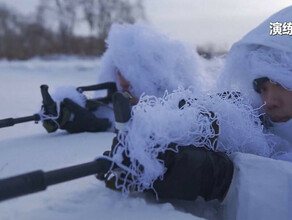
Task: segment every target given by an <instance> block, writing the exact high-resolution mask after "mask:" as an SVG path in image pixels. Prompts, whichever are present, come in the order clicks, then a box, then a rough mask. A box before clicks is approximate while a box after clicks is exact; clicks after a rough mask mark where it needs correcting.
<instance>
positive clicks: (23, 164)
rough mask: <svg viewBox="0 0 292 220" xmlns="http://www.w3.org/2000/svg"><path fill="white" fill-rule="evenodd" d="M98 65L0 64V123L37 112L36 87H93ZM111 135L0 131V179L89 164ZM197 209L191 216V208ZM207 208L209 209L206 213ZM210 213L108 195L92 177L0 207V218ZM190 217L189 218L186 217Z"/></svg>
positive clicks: (19, 128)
mask: <svg viewBox="0 0 292 220" xmlns="http://www.w3.org/2000/svg"><path fill="white" fill-rule="evenodd" d="M98 68H99V60H97V59H86V60H82V59H77V58H66V57H60V58H58V59H55V60H46V61H44V60H40V59H33V60H30V61H13V62H9V61H5V60H4V61H3V60H2V61H0V100H1V107H0V119H3V118H8V117H22V116H29V115H32V114H34V113H36V112H38V111H39V109H40V105H41V94H40V89H39V86H40V85H41V84H47V85H49V91H50V92H53V91H54V89H55V88H56V87H58V86H64V85H68V86H69V85H73V86H81V85H91V84H95V82H96V79H97V74H98ZM113 136H114V134H113V133H109V132H105V133H82V134H71V135H70V134H67V133H66V132H62V131H58V132H55V133H53V134H47V133H46V131H45V130H44V128H43V127H42V126H41V125H40V124H37V125H36V124H34V123H33V122H28V123H24V124H19V125H15V126H13V127H9V128H2V129H0V178H5V177H8V176H12V175H17V174H21V173H25V172H29V171H33V170H39V169H41V170H44V171H49V170H53V169H58V168H62V167H66V166H71V165H76V164H80V163H85V162H90V161H92V160H93V159H94V158H95V157H97V156H99V155H101V154H102V153H103V151H105V150H107V149H108V148H109V146H110V145H111V139H112V137H113ZM196 205H197V206H198V207H199V208H197V211H195V209H194V210H193V209H192V207H194V206H196ZM210 209H213V210H210ZM194 212H197V213H199V215H201V216H202V215H203V216H208V215H209V216H210V218H211V217H212V216H213V217H214V213H216V209H215V208H214V207H213V204H212V203H210V204H209V208H208V209H206V208H205V206H203V207H201V208H200V203H186V204H176V205H172V204H170V203H158V202H156V201H155V200H154V199H153V198H152V197H150V196H149V195H142V194H137V195H131V196H130V197H128V198H125V197H124V196H123V195H122V194H121V193H119V192H115V191H111V190H109V189H107V188H105V187H104V184H103V183H102V182H100V181H98V180H96V179H95V177H94V176H90V177H86V178H82V179H78V180H74V181H71V182H67V183H63V184H59V185H55V186H51V187H49V188H48V189H47V190H46V191H44V192H41V193H37V194H33V195H29V196H25V197H20V198H16V199H11V200H8V201H4V202H1V203H0V219H1V220H6V219H11V220H12V219H13V220H14V219H18V220H22V219H29V220H33V219H37V220H39V219H50V220H51V219H62V220H64V219H70V220H73V219H84V220H85V219H86V220H87V219H120V220H121V219H135V220H136V219H140V220H142V219H147V220H148V219H168V220H169V219H176V220H177V219H197V218H198V217H196V216H195V215H194ZM191 213H192V214H191Z"/></svg>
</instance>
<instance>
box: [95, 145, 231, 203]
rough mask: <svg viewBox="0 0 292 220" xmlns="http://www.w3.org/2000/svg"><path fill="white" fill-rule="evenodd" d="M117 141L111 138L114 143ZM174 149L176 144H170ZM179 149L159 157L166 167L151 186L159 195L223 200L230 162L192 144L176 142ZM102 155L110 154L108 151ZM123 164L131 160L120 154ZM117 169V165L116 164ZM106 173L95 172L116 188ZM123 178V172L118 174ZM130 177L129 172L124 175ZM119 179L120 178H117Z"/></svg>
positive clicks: (227, 185) (169, 197) (227, 184)
mask: <svg viewBox="0 0 292 220" xmlns="http://www.w3.org/2000/svg"><path fill="white" fill-rule="evenodd" d="M116 143H117V141H116V139H114V141H113V146H115V144H116ZM169 147H170V148H173V149H175V147H176V144H170V145H169ZM178 150H179V151H178V152H174V151H172V150H167V151H166V152H165V153H163V154H162V153H161V154H160V155H159V156H158V157H159V159H161V160H163V161H164V165H165V167H166V168H167V171H166V173H165V174H164V177H163V180H161V179H157V180H156V181H155V182H154V184H153V187H154V189H155V191H156V192H157V194H158V198H159V199H181V200H195V199H196V198H197V197H198V196H201V197H203V198H204V199H205V200H206V201H209V200H213V199H218V200H219V201H222V200H223V199H224V197H225V195H226V193H227V191H228V189H229V186H230V184H231V180H232V176H233V163H232V161H231V160H230V159H229V157H228V156H227V155H226V154H225V153H222V152H213V151H210V150H207V149H205V148H202V147H200V148H198V147H195V146H192V145H190V146H179V147H178ZM105 155H107V156H112V153H111V152H110V151H107V152H105ZM123 157H124V161H123V164H124V165H125V166H129V163H130V160H129V158H127V157H126V156H125V155H123ZM118 169H120V168H118ZM106 176H107V175H105V173H102V174H100V175H97V178H98V179H100V180H105V182H106V186H107V187H109V188H111V189H115V190H116V187H115V182H116V179H115V177H112V178H109V179H107V177H106ZM108 176H109V175H108ZM121 177H122V178H124V177H125V175H122V176H121ZM127 178H128V179H129V180H131V176H130V175H129V176H127ZM118 183H121V184H122V183H123V181H120V180H118Z"/></svg>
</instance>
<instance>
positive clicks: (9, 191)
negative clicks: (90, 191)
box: [0, 158, 112, 201]
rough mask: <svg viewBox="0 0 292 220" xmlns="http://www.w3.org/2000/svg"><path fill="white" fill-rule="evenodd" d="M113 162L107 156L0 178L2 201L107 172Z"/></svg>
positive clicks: (0, 198)
mask: <svg viewBox="0 0 292 220" xmlns="http://www.w3.org/2000/svg"><path fill="white" fill-rule="evenodd" d="M111 164H112V162H111V161H109V160H107V159H105V158H99V159H97V160H95V161H93V162H89V163H84V164H80V165H76V166H71V167H66V168H62V169H58V170H53V171H49V172H44V171H42V170H37V171H33V172H30V173H26V174H21V175H18V176H14V177H9V178H6V179H2V180H0V201H3V200H7V199H12V198H15V197H19V196H23V195H28V194H32V193H35V192H40V191H43V190H45V189H46V188H47V187H48V186H50V185H54V184H58V183H62V182H66V181H70V180H74V179H77V178H81V177H85V176H89V175H93V174H97V173H106V172H107V171H108V170H109V169H110V167H111Z"/></svg>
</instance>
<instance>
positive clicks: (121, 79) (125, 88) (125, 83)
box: [117, 71, 131, 91]
mask: <svg viewBox="0 0 292 220" xmlns="http://www.w3.org/2000/svg"><path fill="white" fill-rule="evenodd" d="M117 75H118V79H119V84H120V86H121V88H122V90H123V91H128V90H129V88H130V86H131V84H130V82H129V81H128V80H126V79H125V77H124V76H123V75H122V74H121V73H120V71H118V72H117Z"/></svg>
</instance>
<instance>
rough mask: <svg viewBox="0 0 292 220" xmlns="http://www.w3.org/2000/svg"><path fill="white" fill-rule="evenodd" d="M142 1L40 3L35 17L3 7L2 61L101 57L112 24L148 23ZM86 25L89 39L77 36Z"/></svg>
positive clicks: (42, 0) (0, 30) (0, 15)
mask: <svg viewBox="0 0 292 220" xmlns="http://www.w3.org/2000/svg"><path fill="white" fill-rule="evenodd" d="M142 3H143V0H51V1H48V0H39V4H38V6H37V9H36V13H35V15H34V16H23V15H22V14H20V13H19V12H16V11H14V10H13V9H11V8H8V7H6V6H5V5H3V4H0V58H3V57H5V58H8V59H28V58H30V57H33V56H43V55H50V54H78V55H101V54H102V53H103V52H104V51H105V49H106V47H105V42H104V39H105V38H106V37H107V35H108V31H109V29H110V26H111V24H112V23H134V22H135V21H136V20H138V19H143V20H145V14H144V9H143V4H142ZM77 25H85V26H86V25H87V26H88V27H89V30H90V33H88V36H77V35H76V29H77Z"/></svg>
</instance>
